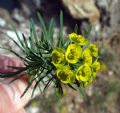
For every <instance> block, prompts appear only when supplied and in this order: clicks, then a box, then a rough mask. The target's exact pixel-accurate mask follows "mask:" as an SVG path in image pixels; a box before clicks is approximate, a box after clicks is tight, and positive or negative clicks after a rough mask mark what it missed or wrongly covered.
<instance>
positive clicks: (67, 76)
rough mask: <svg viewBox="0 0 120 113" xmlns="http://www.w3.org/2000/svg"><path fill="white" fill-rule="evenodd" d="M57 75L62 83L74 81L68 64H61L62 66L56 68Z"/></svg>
mask: <svg viewBox="0 0 120 113" xmlns="http://www.w3.org/2000/svg"><path fill="white" fill-rule="evenodd" d="M57 77H58V78H59V79H60V81H61V82H62V83H64V84H67V83H70V84H71V83H73V82H74V81H75V76H74V72H73V71H72V70H70V67H69V66H63V67H62V68H59V69H57Z"/></svg>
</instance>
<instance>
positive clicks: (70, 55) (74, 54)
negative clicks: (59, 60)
mask: <svg viewBox="0 0 120 113" xmlns="http://www.w3.org/2000/svg"><path fill="white" fill-rule="evenodd" d="M81 55H82V49H81V47H80V46H79V45H77V44H70V45H69V46H68V47H67V50H66V52H65V58H66V60H67V62H69V63H71V64H75V63H77V62H78V60H79V59H80V57H81Z"/></svg>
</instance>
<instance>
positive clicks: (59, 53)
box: [52, 48, 65, 67]
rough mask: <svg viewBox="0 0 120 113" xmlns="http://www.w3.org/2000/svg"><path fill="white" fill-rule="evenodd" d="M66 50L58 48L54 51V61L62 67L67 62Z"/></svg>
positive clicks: (57, 65)
mask: <svg viewBox="0 0 120 113" xmlns="http://www.w3.org/2000/svg"><path fill="white" fill-rule="evenodd" d="M64 54H65V52H64V50H63V49H61V48H56V49H54V50H53V51H52V63H53V64H54V66H56V67H60V66H61V65H64V64H65V55H64Z"/></svg>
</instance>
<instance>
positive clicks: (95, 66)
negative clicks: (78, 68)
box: [91, 60, 100, 73]
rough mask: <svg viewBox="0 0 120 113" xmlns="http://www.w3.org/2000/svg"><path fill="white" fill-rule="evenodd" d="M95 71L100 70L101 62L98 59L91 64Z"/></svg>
mask: <svg viewBox="0 0 120 113" xmlns="http://www.w3.org/2000/svg"><path fill="white" fill-rule="evenodd" d="M91 67H92V70H93V72H96V73H97V72H98V71H99V70H100V63H99V62H98V61H97V60H96V61H94V63H93V64H92V65H91Z"/></svg>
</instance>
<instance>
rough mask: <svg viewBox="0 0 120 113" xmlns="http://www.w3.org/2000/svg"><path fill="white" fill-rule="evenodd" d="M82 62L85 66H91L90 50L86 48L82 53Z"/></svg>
mask: <svg viewBox="0 0 120 113" xmlns="http://www.w3.org/2000/svg"><path fill="white" fill-rule="evenodd" d="M82 56H83V61H84V62H85V64H88V65H91V64H92V56H91V52H90V49H88V48H86V49H85V50H84V51H83V55H82Z"/></svg>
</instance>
